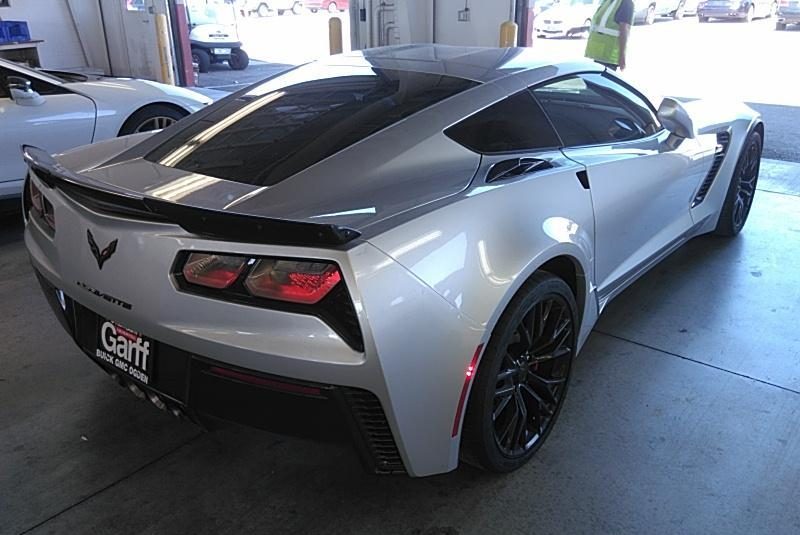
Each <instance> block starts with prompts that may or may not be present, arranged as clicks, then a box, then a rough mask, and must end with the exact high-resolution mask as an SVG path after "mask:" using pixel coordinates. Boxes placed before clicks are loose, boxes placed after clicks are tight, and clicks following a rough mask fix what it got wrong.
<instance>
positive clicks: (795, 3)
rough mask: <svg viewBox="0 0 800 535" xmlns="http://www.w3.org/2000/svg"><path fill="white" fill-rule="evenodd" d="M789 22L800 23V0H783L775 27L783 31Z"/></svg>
mask: <svg viewBox="0 0 800 535" xmlns="http://www.w3.org/2000/svg"><path fill="white" fill-rule="evenodd" d="M788 24H800V0H781V5H780V6H779V7H778V22H776V23H775V29H776V30H779V31H783V30H785V29H786V26H787V25H788Z"/></svg>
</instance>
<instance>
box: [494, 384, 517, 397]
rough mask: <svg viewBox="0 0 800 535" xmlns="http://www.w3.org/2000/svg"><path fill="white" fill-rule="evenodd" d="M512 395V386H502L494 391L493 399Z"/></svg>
mask: <svg viewBox="0 0 800 535" xmlns="http://www.w3.org/2000/svg"><path fill="white" fill-rule="evenodd" d="M513 393H514V385H512V384H509V385H503V386H501V387H500V388H497V389H495V391H494V397H495V398H499V397H503V396H510V395H511V394H513Z"/></svg>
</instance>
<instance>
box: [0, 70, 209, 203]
mask: <svg viewBox="0 0 800 535" xmlns="http://www.w3.org/2000/svg"><path fill="white" fill-rule="evenodd" d="M210 102H211V100H210V99H208V98H206V97H204V96H203V95H201V94H199V93H195V92H194V91H190V90H188V89H183V88H180V87H174V86H170V85H164V84H158V83H155V82H149V81H145V80H132V79H129V78H106V77H101V76H88V75H83V74H77V73H67V72H56V71H41V70H34V69H29V68H27V67H24V66H22V65H18V64H16V63H12V62H10V61H6V60H3V59H0V198H7V197H17V196H19V194H20V192H21V191H22V181H23V180H24V178H25V173H26V171H27V169H26V167H25V163H24V162H23V161H22V158H20V155H19V147H20V145H22V144H31V145H36V146H40V147H42V148H43V149H45V150H47V151H48V152H53V153H55V152H62V151H64V150H67V149H71V148H73V147H77V146H79V145H86V144H88V143H93V142H96V141H101V140H104V139H110V138H113V137H116V136H124V135H127V134H135V133H139V132H147V131H150V130H160V129H162V128H166V127H167V126H169V125H171V124H172V123H174V122H175V121H177V120H179V119H180V118H182V117H184V116H186V115H188V114H190V113H192V112H194V111H197V110H199V109H201V108H202V107H204V106H205V105H206V104H209V103H210ZM123 143H127V142H123Z"/></svg>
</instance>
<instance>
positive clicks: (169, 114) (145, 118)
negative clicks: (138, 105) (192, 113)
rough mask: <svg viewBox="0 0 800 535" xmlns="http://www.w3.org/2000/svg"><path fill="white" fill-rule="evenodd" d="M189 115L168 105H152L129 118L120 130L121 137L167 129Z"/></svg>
mask: <svg viewBox="0 0 800 535" xmlns="http://www.w3.org/2000/svg"><path fill="white" fill-rule="evenodd" d="M187 115H189V112H187V111H186V110H181V109H178V108H175V107H173V106H167V105H166V104H151V105H149V106H145V107H144V108H142V109H140V110H138V111H136V112H135V113H134V114H133V115H131V116H130V117H128V120H127V121H125V124H123V125H122V128H120V130H119V135H121V136H127V135H129V134H138V133H140V132H150V131H152V130H161V129H163V128H166V127H168V126H170V125H172V124H174V123H175V122H177V121H180V120H181V119H183V118H184V117H186V116H187Z"/></svg>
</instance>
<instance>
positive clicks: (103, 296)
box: [75, 281, 133, 310]
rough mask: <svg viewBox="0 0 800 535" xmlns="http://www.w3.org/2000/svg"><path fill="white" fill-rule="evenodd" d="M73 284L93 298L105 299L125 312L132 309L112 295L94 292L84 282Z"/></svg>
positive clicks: (129, 305) (131, 306)
mask: <svg viewBox="0 0 800 535" xmlns="http://www.w3.org/2000/svg"><path fill="white" fill-rule="evenodd" d="M75 284H77V285H78V287H79V288H83V289H84V290H86V291H87V292H89V293H90V294H92V295H95V296H97V297H99V298H100V299H105V300H106V301H108V302H109V303H111V304H113V305H117V306H120V307H122V308H124V309H125V310H131V309H132V308H133V305H131V304H130V303H128V302H126V301H123V300H122V299H118V298H116V297H114V296H113V295H109V294H107V293H103V292H101V291H100V290H96V289H94V288H92V287H91V286H89V285H88V284H86V283H85V282H81V281H76V282H75Z"/></svg>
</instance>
